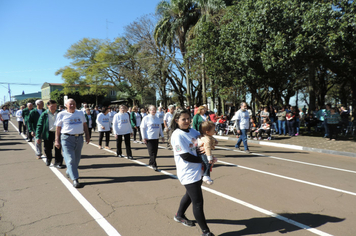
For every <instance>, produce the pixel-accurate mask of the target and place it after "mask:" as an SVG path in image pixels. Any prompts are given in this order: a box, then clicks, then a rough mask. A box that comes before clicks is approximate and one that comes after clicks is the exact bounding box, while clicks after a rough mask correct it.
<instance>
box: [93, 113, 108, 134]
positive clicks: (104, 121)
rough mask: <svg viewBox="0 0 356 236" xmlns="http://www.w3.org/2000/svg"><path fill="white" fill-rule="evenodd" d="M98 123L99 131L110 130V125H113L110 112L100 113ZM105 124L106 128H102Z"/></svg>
mask: <svg viewBox="0 0 356 236" xmlns="http://www.w3.org/2000/svg"><path fill="white" fill-rule="evenodd" d="M96 124H97V126H98V131H99V132H102V131H110V126H111V119H110V116H109V113H108V114H106V115H105V114H104V113H100V114H99V115H98V117H97V118H96ZM102 126H104V129H103V128H102Z"/></svg>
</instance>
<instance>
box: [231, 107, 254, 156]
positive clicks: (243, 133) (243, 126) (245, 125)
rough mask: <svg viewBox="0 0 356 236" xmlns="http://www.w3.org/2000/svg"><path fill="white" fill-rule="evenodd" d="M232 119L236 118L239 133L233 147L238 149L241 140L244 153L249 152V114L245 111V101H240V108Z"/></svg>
mask: <svg viewBox="0 0 356 236" xmlns="http://www.w3.org/2000/svg"><path fill="white" fill-rule="evenodd" d="M234 119H235V120H236V123H237V124H236V129H237V133H238V134H239V135H240V137H239V139H238V140H237V143H236V145H235V148H237V149H240V145H241V142H243V144H244V149H245V152H246V153H250V151H249V148H248V145H247V131H248V130H249V128H250V123H249V122H250V115H249V113H248V111H247V104H246V102H243V103H241V109H240V110H238V111H237V112H236V114H235V117H234Z"/></svg>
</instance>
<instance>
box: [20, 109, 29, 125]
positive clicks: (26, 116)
mask: <svg viewBox="0 0 356 236" xmlns="http://www.w3.org/2000/svg"><path fill="white" fill-rule="evenodd" d="M30 112H31V111H30V110H29V109H28V108H27V107H26V108H25V109H23V110H22V117H23V120H24V122H25V124H26V125H28V117H29V115H30Z"/></svg>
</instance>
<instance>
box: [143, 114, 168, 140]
mask: <svg viewBox="0 0 356 236" xmlns="http://www.w3.org/2000/svg"><path fill="white" fill-rule="evenodd" d="M140 129H141V135H142V138H143V139H158V138H159V135H160V134H161V136H162V137H164V135H163V131H162V125H161V121H160V120H159V118H158V117H157V116H152V115H151V114H149V115H147V116H145V117H144V118H143V119H142V123H141V125H140Z"/></svg>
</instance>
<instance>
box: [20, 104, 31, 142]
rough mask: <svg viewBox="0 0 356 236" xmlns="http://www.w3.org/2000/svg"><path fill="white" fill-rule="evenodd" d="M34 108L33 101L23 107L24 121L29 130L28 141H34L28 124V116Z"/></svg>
mask: <svg viewBox="0 0 356 236" xmlns="http://www.w3.org/2000/svg"><path fill="white" fill-rule="evenodd" d="M32 109H33V104H32V103H30V102H29V103H27V107H26V108H25V109H23V111H22V117H23V121H24V123H25V126H26V130H27V133H26V134H27V138H26V139H27V142H32V135H31V133H30V130H29V124H28V118H29V116H30V112H31V110H32Z"/></svg>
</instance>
